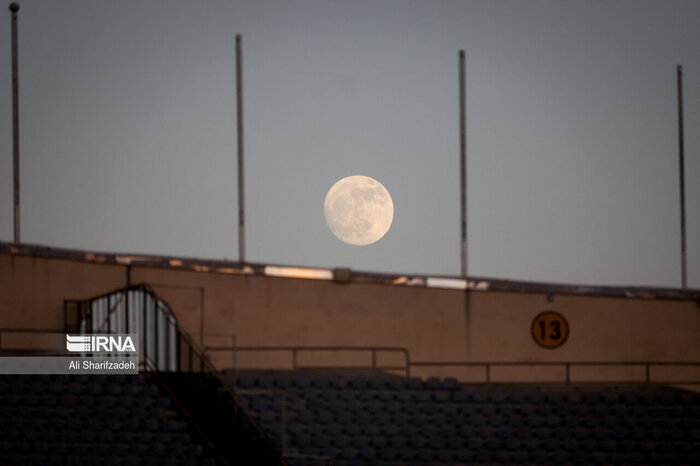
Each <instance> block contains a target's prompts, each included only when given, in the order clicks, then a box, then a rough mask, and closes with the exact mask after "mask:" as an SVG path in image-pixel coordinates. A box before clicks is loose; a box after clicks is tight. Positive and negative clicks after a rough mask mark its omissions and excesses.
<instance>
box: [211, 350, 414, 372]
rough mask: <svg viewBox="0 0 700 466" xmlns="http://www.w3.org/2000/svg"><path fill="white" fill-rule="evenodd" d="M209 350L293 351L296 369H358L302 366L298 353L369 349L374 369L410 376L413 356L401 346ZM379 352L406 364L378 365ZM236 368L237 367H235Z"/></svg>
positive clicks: (350, 367)
mask: <svg viewBox="0 0 700 466" xmlns="http://www.w3.org/2000/svg"><path fill="white" fill-rule="evenodd" d="M208 351H232V352H234V353H236V352H256V351H257V352H264V351H269V352H274V351H291V353H292V368H293V369H294V370H296V369H301V368H313V369H332V368H333V369H357V367H356V366H349V367H338V366H333V367H320V366H300V365H299V360H298V354H299V352H300V351H316V352H322V351H331V352H341V351H357V352H366V351H369V352H370V353H371V355H372V365H371V366H370V368H371V369H373V370H387V371H389V370H391V371H403V372H404V373H405V374H406V376H407V377H408V376H410V366H411V356H410V354H409V352H408V350H407V349H406V348H401V347H397V346H205V347H204V353H205V354H206V353H207V352H208ZM377 352H397V353H401V354H403V355H404V364H403V365H401V366H378V365H377ZM233 369H234V370H236V367H234V368H233Z"/></svg>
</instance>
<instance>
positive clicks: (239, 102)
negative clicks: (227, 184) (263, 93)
mask: <svg viewBox="0 0 700 466" xmlns="http://www.w3.org/2000/svg"><path fill="white" fill-rule="evenodd" d="M241 54H242V52H241V35H240V34H237V35H236V117H237V120H238V260H239V261H240V262H245V204H244V202H243V201H244V198H243V196H244V189H243V188H244V185H243V183H244V177H243V63H242V57H241Z"/></svg>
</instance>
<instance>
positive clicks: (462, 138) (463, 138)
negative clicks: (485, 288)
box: [459, 50, 467, 277]
mask: <svg viewBox="0 0 700 466" xmlns="http://www.w3.org/2000/svg"><path fill="white" fill-rule="evenodd" d="M465 81H466V77H465V72H464V50H460V51H459V177H460V207H461V215H462V218H461V222H460V225H461V253H462V254H461V259H462V276H463V277H466V276H467V144H466V143H467V134H466V133H467V119H466V106H467V104H466V86H465Z"/></svg>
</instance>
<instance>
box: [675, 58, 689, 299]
mask: <svg viewBox="0 0 700 466" xmlns="http://www.w3.org/2000/svg"><path fill="white" fill-rule="evenodd" d="M676 84H677V87H678V167H679V175H680V194H681V199H680V201H681V286H682V287H683V288H687V287H688V264H687V260H686V248H685V170H684V162H683V159H684V156H685V154H684V142H683V67H682V66H681V65H678V66H677V67H676Z"/></svg>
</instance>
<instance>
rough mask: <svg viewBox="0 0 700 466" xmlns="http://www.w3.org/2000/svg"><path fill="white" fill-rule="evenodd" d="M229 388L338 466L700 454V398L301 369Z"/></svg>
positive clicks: (275, 434) (287, 443) (289, 444)
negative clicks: (473, 383) (235, 388)
mask: <svg viewBox="0 0 700 466" xmlns="http://www.w3.org/2000/svg"><path fill="white" fill-rule="evenodd" d="M225 379H226V380H227V382H228V383H229V384H231V385H232V386H235V387H237V389H238V393H239V394H240V396H241V397H242V398H243V400H244V402H245V405H246V406H247V407H248V409H249V411H250V412H251V413H252V414H253V416H254V417H255V418H256V419H257V420H258V422H259V423H260V424H261V425H262V426H263V428H264V429H265V431H266V432H267V433H268V435H270V436H271V437H272V438H273V439H275V441H276V442H277V443H278V445H279V447H280V449H284V450H285V453H286V454H287V455H288V456H298V457H301V458H304V457H306V456H313V457H316V456H318V457H326V458H329V459H332V460H333V464H336V465H343V466H345V465H348V466H349V465H353V466H354V465H360V464H363V465H364V464H396V465H409V464H467V463H468V464H471V463H476V464H481V463H483V464H542V463H545V462H557V463H571V464H611V463H618V464H691V463H693V457H695V456H696V454H697V452H698V451H700V396H698V395H697V394H695V393H692V392H687V391H684V390H679V389H675V388H670V387H655V386H618V387H610V386H588V387H581V386H575V387H574V386H531V385H461V384H459V383H458V382H457V381H456V380H455V379H444V380H440V379H429V380H426V381H423V380H420V379H417V378H406V377H399V376H392V375H389V374H360V375H358V374H355V375H352V374H347V373H314V372H302V371H299V372H294V371H237V372H234V371H228V372H226V373H225ZM300 461H302V460H300ZM290 462H292V463H294V460H293V459H290ZM299 464H310V463H309V462H308V461H305V462H300V463H299Z"/></svg>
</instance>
